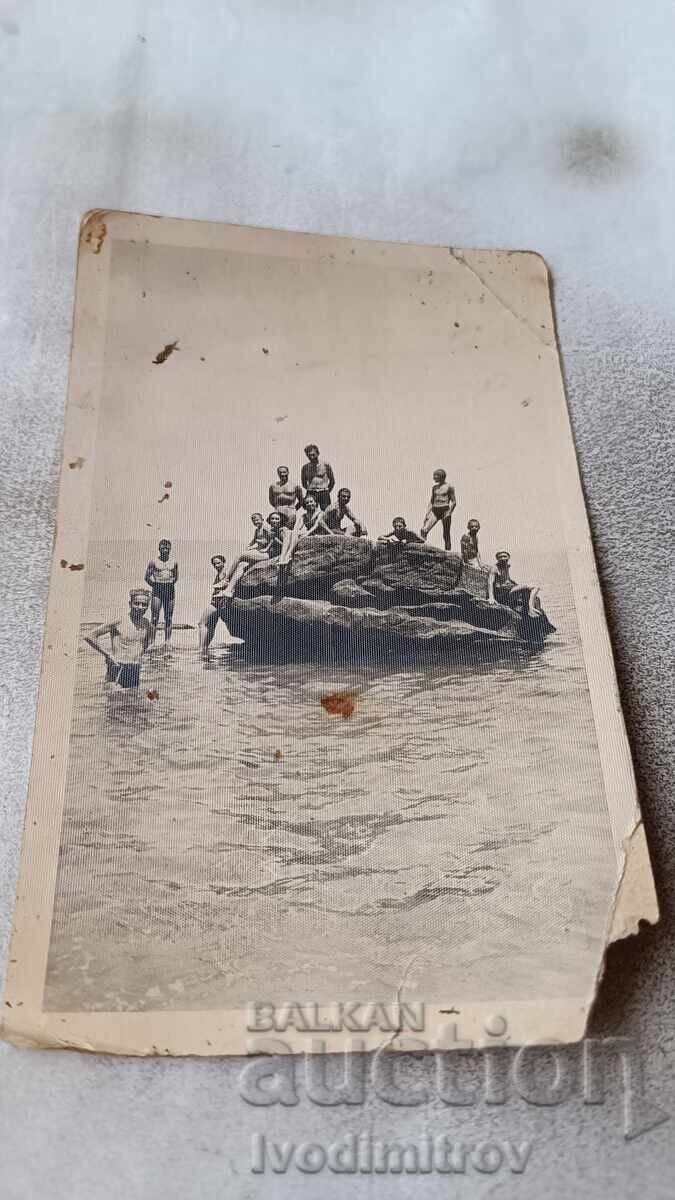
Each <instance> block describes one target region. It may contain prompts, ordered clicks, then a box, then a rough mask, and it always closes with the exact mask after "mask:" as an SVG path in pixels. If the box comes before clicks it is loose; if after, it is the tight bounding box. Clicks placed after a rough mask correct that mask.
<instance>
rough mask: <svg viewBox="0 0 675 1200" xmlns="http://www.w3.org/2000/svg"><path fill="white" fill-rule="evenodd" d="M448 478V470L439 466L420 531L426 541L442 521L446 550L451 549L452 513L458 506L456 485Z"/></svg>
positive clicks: (435, 472) (435, 473)
mask: <svg viewBox="0 0 675 1200" xmlns="http://www.w3.org/2000/svg"><path fill="white" fill-rule="evenodd" d="M446 480H447V472H446V471H444V470H443V468H442V467H438V468H437V469H436V470H435V471H434V484H433V487H432V489H431V500H430V502H429V507H428V509H427V512H426V516H425V518H424V523H423V525H422V528H421V530H420V532H421V534H422V537H423V538H424V540H425V542H426V540H427V538H428V536H429V534H430V533H431V530H432V529H433V527H434V525H436V524H437V523H438V522H439V521H440V522H441V525H442V526H443V545H444V546H445V549H446V550H450V548H451V545H450V525H451V522H452V514H453V512H454V511H455V508H456V506H457V497H456V496H455V489H454V487H452V485H451V484H449V483H446Z"/></svg>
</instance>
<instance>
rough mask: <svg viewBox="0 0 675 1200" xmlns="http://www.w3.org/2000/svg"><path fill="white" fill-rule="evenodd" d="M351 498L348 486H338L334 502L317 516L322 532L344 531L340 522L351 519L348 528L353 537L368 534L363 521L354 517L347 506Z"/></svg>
mask: <svg viewBox="0 0 675 1200" xmlns="http://www.w3.org/2000/svg"><path fill="white" fill-rule="evenodd" d="M351 498H352V494H351V492H350V490H349V488H346V487H343V488H340V490H339V492H338V494H337V501H336V503H335V504H331V505H329V507H328V508H327V509H326V510H325V512H324V513H323V514H322V516H321V517H320V518H319V522H318V524H319V526H320V529H322V530H323V532H325V533H345V530H344V529H343V527H342V522H343V521H344V520H347V521H351V523H352V526H353V529H352V530H350V532H352V533H353V535H354V537H367V536H368V530H367V529H366V527H365V525H364V524H363V521H361V520H360V519H359V517H355V516H354V514H353V512H352V510H351V509H350V507H349V501H350V500H351Z"/></svg>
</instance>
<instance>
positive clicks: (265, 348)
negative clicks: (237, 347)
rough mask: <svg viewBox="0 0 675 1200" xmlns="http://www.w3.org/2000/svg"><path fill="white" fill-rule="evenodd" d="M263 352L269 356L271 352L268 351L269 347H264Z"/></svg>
mask: <svg viewBox="0 0 675 1200" xmlns="http://www.w3.org/2000/svg"><path fill="white" fill-rule="evenodd" d="M262 352H263V354H269V350H268V348H267V346H263V348H262Z"/></svg>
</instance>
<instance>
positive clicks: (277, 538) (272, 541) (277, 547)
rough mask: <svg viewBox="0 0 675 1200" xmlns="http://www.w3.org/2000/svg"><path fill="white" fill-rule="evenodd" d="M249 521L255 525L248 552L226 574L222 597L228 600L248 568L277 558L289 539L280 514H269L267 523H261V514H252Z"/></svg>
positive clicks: (288, 531) (240, 556)
mask: <svg viewBox="0 0 675 1200" xmlns="http://www.w3.org/2000/svg"><path fill="white" fill-rule="evenodd" d="M251 520H252V521H253V524H254V525H255V533H254V534H253V537H252V539H251V541H250V543H249V547H248V550H245V551H244V553H243V554H240V555H239V557H238V558H235V560H234V562H233V563H232V566H231V567H230V569H229V571H228V572H227V577H226V587H225V590H224V592H223V596H224V597H225V598H227V599H228V600H231V599H232V597H233V596H234V592H235V588H236V586H237V584H238V583H239V580H240V579H241V577H242V575H243V574H244V573H245V572H246V571H247V570H248V568H249V567H252V566H255V564H256V563H261V562H268V561H269V559H271V558H278V557H279V556H280V555H281V552H282V550H283V549H284V546H285V543H286V539H287V538H289V537H290V530H288V529H286V527H285V525H284V519H283V516H282V515H281V513H280V512H276V511H275V512H271V513H270V515H269V516H268V518H267V522H265V521H263V518H262V514H261V513H253V516H252V517H251Z"/></svg>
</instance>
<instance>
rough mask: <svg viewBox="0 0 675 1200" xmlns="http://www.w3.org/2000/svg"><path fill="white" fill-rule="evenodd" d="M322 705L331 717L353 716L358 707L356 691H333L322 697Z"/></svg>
mask: <svg viewBox="0 0 675 1200" xmlns="http://www.w3.org/2000/svg"><path fill="white" fill-rule="evenodd" d="M320 703H321V707H322V708H323V709H325V711H326V712H327V713H330V715H331V717H345V718H347V717H351V715H352V713H353V712H354V709H355V708H356V695H355V693H354V692H332V693H330V695H328V696H322V697H321V702H320Z"/></svg>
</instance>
